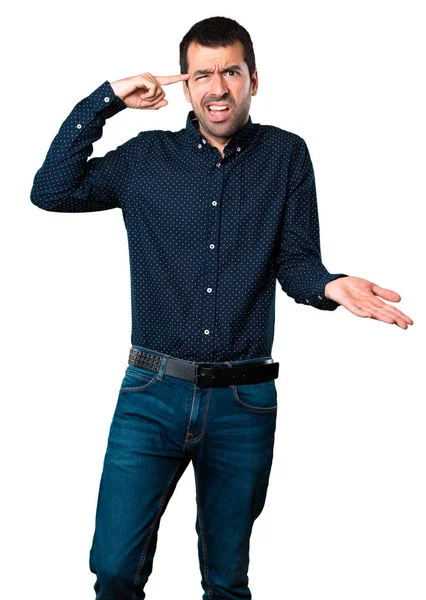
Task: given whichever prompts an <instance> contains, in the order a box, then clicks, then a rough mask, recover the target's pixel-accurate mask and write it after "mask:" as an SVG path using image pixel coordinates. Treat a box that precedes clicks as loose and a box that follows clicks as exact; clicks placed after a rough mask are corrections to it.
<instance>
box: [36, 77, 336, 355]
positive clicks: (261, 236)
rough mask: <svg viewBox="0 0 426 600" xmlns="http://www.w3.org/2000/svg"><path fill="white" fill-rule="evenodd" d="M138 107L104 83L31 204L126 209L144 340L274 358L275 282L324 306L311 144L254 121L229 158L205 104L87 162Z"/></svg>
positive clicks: (49, 164) (186, 350) (58, 141)
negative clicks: (109, 128)
mask: <svg viewBox="0 0 426 600" xmlns="http://www.w3.org/2000/svg"><path fill="white" fill-rule="evenodd" d="M125 108H126V104H125V103H124V102H123V100H121V98H119V97H118V96H116V95H115V94H114V90H113V89H112V87H111V85H110V83H109V81H105V82H104V83H102V84H101V85H100V86H99V87H98V88H97V89H95V90H94V91H93V92H92V93H91V94H90V95H89V96H87V97H86V98H84V99H83V100H81V101H80V102H79V103H78V104H76V106H75V107H74V108H73V110H72V111H71V113H70V114H69V116H68V117H67V118H66V119H65V121H64V122H63V124H62V125H61V127H60V129H59V132H58V133H57V135H56V136H55V138H54V139H53V141H52V143H51V145H50V148H49V151H48V153H47V156H46V158H45V160H44V163H43V165H42V166H41V168H40V169H39V170H38V171H37V173H36V175H35V178H34V182H33V186H32V190H31V201H32V202H33V203H34V204H35V205H36V206H38V207H40V208H42V209H44V210H49V211H56V212H89V211H98V210H108V209H112V208H120V209H121V210H122V214H123V219H124V224H125V227H126V230H127V235H128V243H129V258H130V275H131V307H132V335H131V343H132V345H136V346H142V347H144V348H150V349H153V350H157V351H159V352H164V353H167V354H169V355H172V356H176V357H178V358H182V359H185V360H191V361H197V362H198V361H208V362H214V361H226V360H244V359H249V358H257V357H262V356H271V355H272V343H273V338H274V321H275V291H276V281H277V280H278V282H279V283H280V285H281V288H282V289H283V290H284V292H285V293H286V294H288V295H289V296H290V297H292V298H293V299H294V300H295V301H296V302H298V303H300V304H304V305H307V306H312V307H315V308H317V309H321V310H335V309H336V308H337V307H338V306H339V304H338V303H337V302H335V301H333V300H331V299H328V298H326V297H325V296H324V287H325V285H326V284H327V283H328V282H329V281H332V280H333V279H336V278H338V277H345V276H347V275H346V274H344V273H338V274H330V273H329V272H328V271H327V269H326V267H325V266H324V265H323V263H322V259H321V250H320V238H319V222H318V209H317V199H316V191H315V178H314V171H313V166H312V162H311V159H310V155H309V151H308V148H307V146H306V143H305V141H304V140H303V139H302V138H301V137H300V136H298V135H297V134H295V133H291V132H289V131H286V130H283V129H280V128H279V127H275V126H273V125H260V124H259V123H253V122H252V120H251V117H249V119H248V122H247V123H246V125H245V126H243V127H242V128H241V129H240V130H239V131H238V132H237V133H236V134H235V135H234V136H233V138H232V139H231V140H230V141H229V142H228V144H227V145H226V147H225V149H224V158H222V157H221V155H220V152H219V150H218V149H217V148H216V147H214V146H211V145H210V143H209V142H208V140H207V139H206V138H204V137H203V136H202V135H201V134H200V131H199V128H198V120H197V118H196V116H195V113H194V112H193V111H190V112H189V113H188V116H187V120H186V126H185V127H184V128H183V129H181V130H180V131H163V130H154V131H142V132H140V133H138V134H137V135H136V136H135V137H133V138H131V139H130V140H128V141H127V142H125V143H124V144H122V145H120V146H118V147H117V148H116V149H115V150H111V151H110V152H108V153H107V154H106V155H105V156H103V157H93V158H91V159H89V160H88V157H89V156H90V155H91V154H92V152H93V143H94V142H95V141H96V140H98V139H99V138H100V137H101V136H102V128H103V126H104V125H105V121H106V119H108V118H110V117H112V116H113V115H115V114H116V113H118V112H120V111H121V110H124V109H125Z"/></svg>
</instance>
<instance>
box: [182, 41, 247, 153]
mask: <svg viewBox="0 0 426 600" xmlns="http://www.w3.org/2000/svg"><path fill="white" fill-rule="evenodd" d="M187 58H188V73H189V74H190V75H191V77H190V78H189V79H188V87H187V86H186V82H183V89H184V93H185V97H186V99H187V101H188V102H191V104H192V109H193V111H194V113H195V115H196V116H197V118H198V121H199V126H200V133H201V134H202V135H204V136H205V137H207V138H208V139H209V141H217V142H218V143H219V145H224V144H226V142H227V141H228V140H230V139H231V137H232V136H233V135H234V134H235V133H236V132H237V131H238V130H239V129H241V128H242V127H243V126H244V125H245V124H246V123H247V121H248V118H249V112H250V104H251V96H255V95H256V93H257V87H258V78H257V71H255V72H254V73H253V76H252V78H251V79H250V75H249V71H248V66H247V64H246V62H245V61H244V47H243V45H242V43H241V42H240V41H239V40H237V41H236V42H234V44H232V45H231V46H225V47H218V48H207V47H206V46H200V45H199V44H196V43H195V42H191V44H190V45H189V47H188V53H187ZM209 105H211V106H213V107H215V106H224V107H226V108H225V109H219V110H216V111H214V110H211V109H210V108H209Z"/></svg>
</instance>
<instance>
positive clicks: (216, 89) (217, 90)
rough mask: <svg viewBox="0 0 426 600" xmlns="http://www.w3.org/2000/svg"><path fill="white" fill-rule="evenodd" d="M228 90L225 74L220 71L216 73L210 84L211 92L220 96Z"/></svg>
mask: <svg viewBox="0 0 426 600" xmlns="http://www.w3.org/2000/svg"><path fill="white" fill-rule="evenodd" d="M227 91H228V87H227V85H226V82H225V80H224V78H223V76H222V75H221V74H220V73H214V75H213V77H212V82H211V86H210V92H211V94H212V95H214V96H218V97H219V98H220V97H221V96H223V94H226V92H227Z"/></svg>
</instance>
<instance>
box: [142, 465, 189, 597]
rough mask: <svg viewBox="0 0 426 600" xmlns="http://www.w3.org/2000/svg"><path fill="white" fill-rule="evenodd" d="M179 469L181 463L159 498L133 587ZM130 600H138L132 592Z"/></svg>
mask: <svg viewBox="0 0 426 600" xmlns="http://www.w3.org/2000/svg"><path fill="white" fill-rule="evenodd" d="M180 468H181V463H180V462H178V464H177V467H176V469H175V470H174V473H173V475H172V477H171V479H170V481H169V483H168V484H167V487H166V489H165V490H164V493H163V495H162V497H161V501H160V504H159V506H158V509H157V512H156V513H155V517H154V519H153V522H152V525H151V529H150V532H149V535H148V538H147V540H146V542H145V546H144V548H143V550H142V555H141V559H140V561H139V565H138V568H137V570H136V575H135V580H134V583H133V585H134V586H137V585H139V583H140V576H141V572H142V569H143V566H144V564H145V559H146V553H147V551H148V546H149V543H150V541H151V538H152V535H153V533H154V531H155V529H156V527H157V523H158V519H159V515H160V513H161V509H162V508H163V505H164V502H165V500H166V498H167V494H168V492H169V490H170V487H171V486H172V484H173V482H174V481H175V479H176V475H177V473H178V472H179V469H180ZM132 600H138V598H137V595H136V592H132Z"/></svg>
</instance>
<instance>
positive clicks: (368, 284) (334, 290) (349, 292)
mask: <svg viewBox="0 0 426 600" xmlns="http://www.w3.org/2000/svg"><path fill="white" fill-rule="evenodd" d="M324 294H325V296H326V297H327V298H330V299H331V300H335V301H336V302H338V303H339V304H341V305H342V306H344V307H345V308H346V309H347V310H349V311H350V312H351V313H353V314H354V315H356V316H357V317H370V318H371V319H377V320H378V321H384V322H385V323H391V324H393V323H395V325H398V327H401V328H402V329H407V328H408V325H413V323H414V321H413V320H412V319H410V317H409V316H407V315H405V314H404V313H403V312H401V311H400V310H398V309H397V308H395V307H394V306H391V305H390V304H387V303H386V302H383V300H380V297H381V298H384V299H385V300H389V301H390V302H399V301H400V300H401V296H400V295H399V294H397V293H396V292H394V291H392V290H388V289H386V288H382V287H380V286H378V285H376V284H375V283H373V282H372V281H368V280H367V279H362V278H361V277H352V276H348V277H339V278H338V279H334V280H333V281H330V282H329V283H327V285H326V286H325V288H324ZM379 296H380V297H379Z"/></svg>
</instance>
